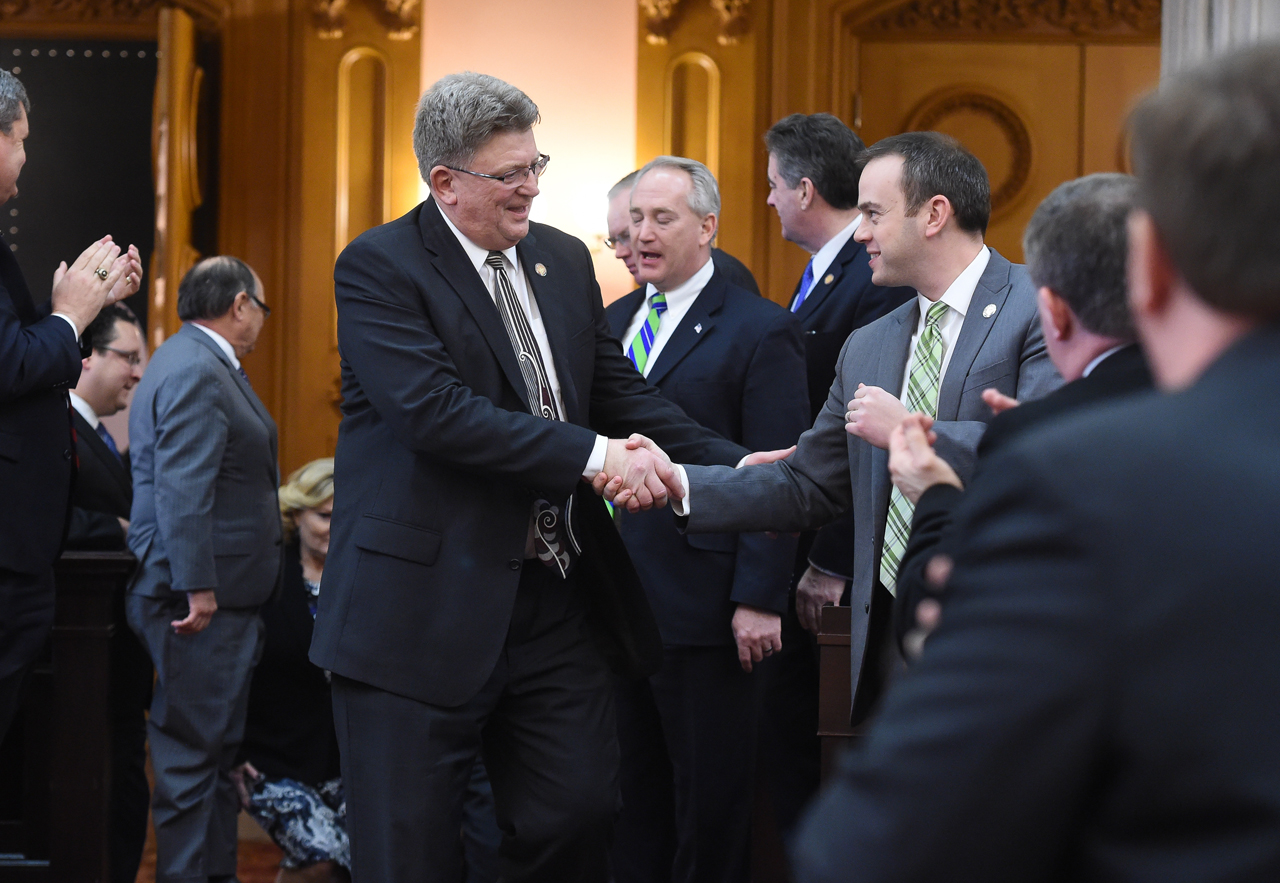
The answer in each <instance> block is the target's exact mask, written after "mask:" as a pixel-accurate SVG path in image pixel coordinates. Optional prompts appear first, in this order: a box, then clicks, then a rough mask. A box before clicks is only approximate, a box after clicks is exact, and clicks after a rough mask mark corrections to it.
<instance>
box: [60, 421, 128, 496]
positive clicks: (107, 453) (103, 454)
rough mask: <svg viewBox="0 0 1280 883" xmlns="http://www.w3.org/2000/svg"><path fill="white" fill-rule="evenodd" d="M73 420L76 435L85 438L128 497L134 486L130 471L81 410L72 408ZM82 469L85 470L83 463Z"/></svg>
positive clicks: (87, 444)
mask: <svg viewBox="0 0 1280 883" xmlns="http://www.w3.org/2000/svg"><path fill="white" fill-rule="evenodd" d="M71 422H72V423H74V424H75V427H76V436H77V437H79V438H82V439H84V443H85V447H87V448H88V449H89V451H90V452H92V454H93V455H94V456H95V457H96V458H97V459H98V461H99V462H100V463H101V464H102V468H103V469H104V470H105V471H106V472H107V474H109V475H110V476H111V480H112V481H114V482H115V483H116V486H117V487H118V488H119V490H120V493H121V494H123V495H124V496H125V498H126V499H127V498H128V497H129V496H130V495H131V493H132V488H131V487H130V483H129V473H128V470H127V468H126V467H125V465H124V464H123V463H122V462H121V461H120V460H117V459H116V455H115V454H113V453H111V449H110V448H108V447H107V445H106V442H104V441H103V440H102V438H101V437H100V436H99V435H98V433H97V432H96V431H95V430H94V428H93V427H92V426H90V425H89V421H88V420H85V419H84V417H82V416H80V412H79V411H77V410H75V409H74V408H72V413H71ZM81 471H82V472H83V471H84V467H83V465H82V466H81Z"/></svg>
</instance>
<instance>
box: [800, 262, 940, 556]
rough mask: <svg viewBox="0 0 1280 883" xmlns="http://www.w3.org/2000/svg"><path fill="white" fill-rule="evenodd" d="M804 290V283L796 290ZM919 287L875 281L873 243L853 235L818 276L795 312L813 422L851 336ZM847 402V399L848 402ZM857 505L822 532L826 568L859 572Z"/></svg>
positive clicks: (816, 551)
mask: <svg viewBox="0 0 1280 883" xmlns="http://www.w3.org/2000/svg"><path fill="white" fill-rule="evenodd" d="M799 294H800V283H799V282H797V283H796V290H795V292H794V293H793V294H792V295H791V301H792V303H794V302H795V299H796V297H798V296H799ZM915 296H916V293H915V290H914V289H911V288H883V287H881V286H879V285H876V284H875V283H873V282H872V281H871V267H870V266H868V264H867V248H866V246H865V245H863V244H862V243H861V242H858V241H856V240H855V239H853V237H850V238H849V241H848V242H846V243H845V244H844V247H843V248H841V249H840V251H839V252H837V253H836V257H835V260H833V261H832V262H831V266H829V267H828V268H827V270H826V272H824V273H823V274H822V276H821V277H820V278H818V279H816V280H814V285H813V289H812V290H811V291H810V292H809V295H808V296H807V297H806V298H805V299H804V303H802V304H800V309H799V310H797V311H796V313H795V317H796V318H797V319H799V320H800V324H801V326H802V327H803V328H804V356H805V363H806V365H807V368H808V377H809V409H810V411H811V414H810V416H809V422H810V423H811V424H812V422H813V421H814V420H817V419H818V412H819V411H821V410H822V406H823V405H824V404H825V403H826V401H827V396H828V395H829V394H830V390H831V382H832V381H833V380H835V376H836V360H837V359H838V358H839V357H840V348H841V347H843V346H844V342H845V340H847V339H848V337H849V335H850V334H852V333H853V332H854V329H857V328H861V327H862V326H863V325H866V324H867V323H868V322H874V321H875V320H876V319H879V318H880V317H881V316H884V315H887V314H888V313H891V312H893V311H894V310H896V309H897V308H898V307H900V306H902V305H903V304H904V303H906V302H907V301H909V300H911V298H913V297H915ZM845 404H847V403H841V407H843V406H844V405H845ZM853 547H854V540H853V512H852V510H851V511H849V512H847V513H846V514H845V515H843V516H841V517H840V518H839V519H837V520H836V521H833V522H832V523H831V524H828V525H827V526H826V527H824V528H822V529H821V530H819V531H818V532H817V535H816V536H815V537H814V538H813V545H812V547H811V548H810V549H809V560H810V561H811V562H812V563H813V564H815V565H817V566H818V567H819V568H821V569H822V570H823V571H825V572H827V573H832V574H838V575H840V576H843V577H845V579H852V578H853Z"/></svg>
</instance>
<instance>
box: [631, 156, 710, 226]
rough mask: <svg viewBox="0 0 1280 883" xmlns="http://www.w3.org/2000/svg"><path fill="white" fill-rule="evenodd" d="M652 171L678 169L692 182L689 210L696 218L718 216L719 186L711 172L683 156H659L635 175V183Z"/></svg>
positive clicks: (694, 160)
mask: <svg viewBox="0 0 1280 883" xmlns="http://www.w3.org/2000/svg"><path fill="white" fill-rule="evenodd" d="M653 169H679V170H680V171H682V172H685V173H687V174H688V175H689V177H690V178H691V179H692V180H693V187H692V188H691V189H690V190H689V209H690V210H691V211H692V212H693V213H694V214H695V215H697V216H698V217H700V218H705V217H706V216H707V215H715V216H716V217H719V216H720V186H719V185H718V184H716V176H715V175H713V174H711V170H710V169H709V168H707V167H706V166H704V165H703V164H702V163H700V162H698V161H697V160H696V159H689V158H687V157H683V156H659V157H656V158H654V159H651V160H649V162H647V163H646V164H645V167H644V168H643V169H641V170H640V172H639V173H638V174H637V175H636V180H635V183H636V184H639V183H640V179H641V178H643V177H644V176H645V175H646V174H647V173H648V172H650V171H652V170H653Z"/></svg>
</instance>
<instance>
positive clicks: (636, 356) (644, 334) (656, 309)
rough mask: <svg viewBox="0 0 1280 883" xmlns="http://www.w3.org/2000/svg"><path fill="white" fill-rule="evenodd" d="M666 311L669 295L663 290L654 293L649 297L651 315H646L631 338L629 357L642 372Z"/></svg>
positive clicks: (628, 350) (647, 362)
mask: <svg viewBox="0 0 1280 883" xmlns="http://www.w3.org/2000/svg"><path fill="white" fill-rule="evenodd" d="M666 311H667V296H666V295H665V294H663V293H662V292H661V291H659V292H656V293H654V295H653V296H652V297H651V298H649V315H647V316H645V317H644V324H643V325H641V326H640V330H639V331H637V332H636V336H635V337H633V338H632V339H631V346H630V348H628V349H627V358H629V359H630V360H631V364H633V365H635V366H636V370H637V371H639V372H640V373H641V374H643V373H644V368H645V365H648V364H649V353H651V352H653V342H654V340H656V339H657V337H658V325H659V323H660V322H661V321H662V314H663V313H665V312H666Z"/></svg>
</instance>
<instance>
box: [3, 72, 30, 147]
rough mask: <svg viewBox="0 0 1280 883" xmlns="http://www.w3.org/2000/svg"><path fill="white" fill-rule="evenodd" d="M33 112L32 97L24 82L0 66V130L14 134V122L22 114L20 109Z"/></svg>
mask: <svg viewBox="0 0 1280 883" xmlns="http://www.w3.org/2000/svg"><path fill="white" fill-rule="evenodd" d="M23 110H25V111H26V112H27V114H28V115H29V114H30V113H31V99H30V98H28V97H27V90H26V89H25V88H24V87H23V85H22V82H21V81H20V80H19V79H18V78H17V77H15V76H14V75H13V74H12V73H10V72H9V71H7V70H5V69H4V68H0V132H3V133H4V134H6V135H12V134H13V124H14V123H16V122H17V121H18V117H19V116H21V113H20V111H23Z"/></svg>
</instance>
